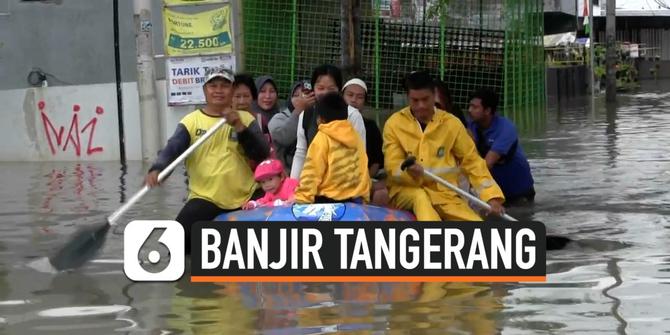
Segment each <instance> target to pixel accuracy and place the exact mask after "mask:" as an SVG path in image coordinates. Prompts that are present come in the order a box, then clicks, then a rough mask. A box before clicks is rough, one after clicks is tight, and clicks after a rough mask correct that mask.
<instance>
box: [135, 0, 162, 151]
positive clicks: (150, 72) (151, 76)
mask: <svg viewBox="0 0 670 335" xmlns="http://www.w3.org/2000/svg"><path fill="white" fill-rule="evenodd" d="M134 9H135V11H134V13H135V14H134V19H135V41H136V43H137V89H138V92H139V101H140V127H141V129H140V133H141V134H142V160H144V161H149V160H152V159H154V157H155V156H156V155H157V154H158V150H160V148H161V127H162V124H161V123H160V114H159V110H158V103H157V101H156V100H157V98H156V75H155V73H154V71H155V66H154V49H153V41H152V33H151V31H152V24H151V0H134Z"/></svg>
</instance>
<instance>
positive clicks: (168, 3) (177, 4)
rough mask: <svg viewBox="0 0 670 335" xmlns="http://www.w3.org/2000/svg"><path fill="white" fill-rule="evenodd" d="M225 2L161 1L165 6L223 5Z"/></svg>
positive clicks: (209, 0) (220, 0)
mask: <svg viewBox="0 0 670 335" xmlns="http://www.w3.org/2000/svg"><path fill="white" fill-rule="evenodd" d="M224 2H228V1H227V0H163V3H164V4H165V5H166V6H185V5H203V4H212V3H224Z"/></svg>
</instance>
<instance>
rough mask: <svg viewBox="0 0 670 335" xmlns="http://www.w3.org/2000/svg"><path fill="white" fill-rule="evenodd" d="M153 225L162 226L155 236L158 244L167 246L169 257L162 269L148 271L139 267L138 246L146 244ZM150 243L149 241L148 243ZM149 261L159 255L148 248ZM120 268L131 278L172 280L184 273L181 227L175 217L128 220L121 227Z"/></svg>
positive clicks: (156, 259)
mask: <svg viewBox="0 0 670 335" xmlns="http://www.w3.org/2000/svg"><path fill="white" fill-rule="evenodd" d="M156 229H165V231H164V232H163V233H162V234H161V236H160V237H159V238H158V243H159V244H160V245H161V247H162V248H167V250H168V251H169V253H170V261H169V263H168V265H167V267H165V268H164V269H163V270H162V271H159V272H149V271H147V270H146V269H144V268H143V267H142V264H141V262H140V258H139V254H140V250H141V249H142V247H149V246H150V245H151V244H149V243H147V239H148V238H149V236H150V235H151V233H152V232H153V231H154V230H156ZM152 244H153V243H152ZM148 258H149V262H150V263H152V264H157V263H159V262H160V260H161V255H160V253H159V252H158V251H157V250H151V251H150V252H149V256H148ZM123 271H124V272H125V273H126V276H127V277H128V278H129V279H130V280H134V281H175V280H178V279H179V278H181V276H182V275H183V274H184V228H183V227H182V226H181V224H179V222H177V221H167V220H161V221H152V220H137V221H132V222H130V223H129V224H128V225H127V226H126V228H125V229H124V231H123Z"/></svg>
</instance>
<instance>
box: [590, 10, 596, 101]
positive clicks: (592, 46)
mask: <svg viewBox="0 0 670 335" xmlns="http://www.w3.org/2000/svg"><path fill="white" fill-rule="evenodd" d="M595 28H596V25H595V22H594V21H593V0H589V62H590V63H591V99H594V98H595V96H596V80H595V74H596V71H595V69H596V57H595V48H596V41H595V38H594V35H595V33H594V32H593V31H594V30H595Z"/></svg>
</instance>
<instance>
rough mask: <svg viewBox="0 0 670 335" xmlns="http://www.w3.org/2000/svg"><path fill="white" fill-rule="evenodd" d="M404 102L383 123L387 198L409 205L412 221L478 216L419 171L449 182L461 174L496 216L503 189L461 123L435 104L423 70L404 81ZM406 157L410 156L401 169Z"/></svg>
mask: <svg viewBox="0 0 670 335" xmlns="http://www.w3.org/2000/svg"><path fill="white" fill-rule="evenodd" d="M405 86H406V90H407V97H408V100H409V106H408V107H405V108H403V109H401V110H400V111H398V112H396V113H394V114H393V115H391V117H390V118H389V119H388V121H386V124H385V125H384V167H385V168H387V169H388V171H389V174H390V177H389V181H388V184H389V194H390V196H391V203H392V204H393V205H395V206H397V207H399V208H402V209H407V210H412V211H413V212H414V214H415V215H416V217H417V220H418V221H440V220H457V221H481V217H479V215H477V214H476V213H475V212H474V211H473V210H472V209H471V208H470V207H469V206H468V204H467V202H465V200H463V199H462V198H460V197H459V196H458V195H457V194H456V193H455V192H454V191H452V190H450V189H447V188H446V187H443V186H442V185H440V184H438V183H436V182H435V181H434V180H431V179H430V178H427V177H425V176H424V173H423V171H424V169H425V170H428V171H430V172H432V173H434V174H435V175H437V176H438V177H441V178H443V179H445V180H447V181H448V182H451V183H452V184H456V183H457V181H458V180H457V178H458V174H459V172H461V171H462V172H463V173H465V175H466V176H467V177H468V180H469V181H470V184H471V185H472V186H473V187H474V188H475V189H476V190H477V192H478V194H479V198H480V199H481V200H483V201H485V202H487V203H488V204H489V205H490V206H491V212H493V213H494V214H497V215H500V214H502V213H503V211H504V209H503V207H502V202H503V201H504V197H503V193H502V191H501V190H500V188H499V187H498V185H496V183H495V181H494V180H493V178H492V177H491V174H490V173H489V171H488V169H487V168H486V163H485V162H484V160H482V158H481V157H479V155H477V151H476V150H475V145H474V143H473V142H472V139H471V138H470V137H469V136H468V134H467V131H466V130H465V127H463V124H462V123H461V121H460V120H458V118H456V117H455V116H453V115H451V114H449V113H447V112H445V111H443V110H439V109H436V108H435V90H434V89H435V83H434V82H433V79H432V78H431V77H430V75H429V74H428V73H426V72H413V73H411V74H410V75H408V76H407V79H406V81H405ZM409 156H413V157H416V161H415V162H414V164H412V165H411V166H409V168H407V170H406V171H403V170H402V169H401V165H402V163H403V161H405V160H406V159H407V158H408V157H409Z"/></svg>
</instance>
